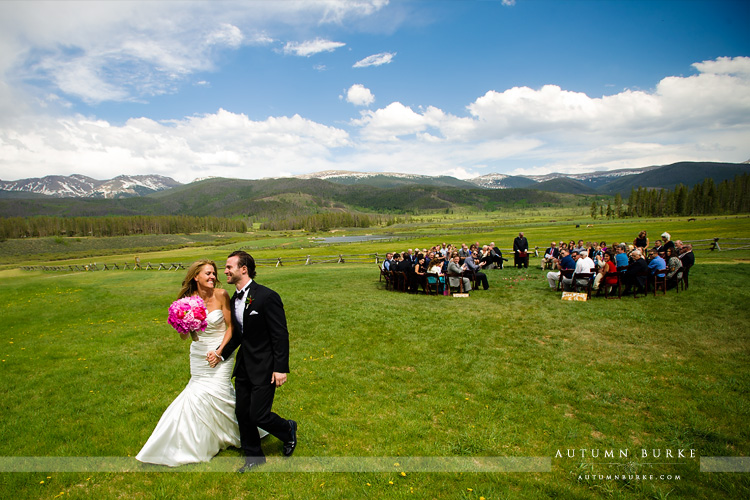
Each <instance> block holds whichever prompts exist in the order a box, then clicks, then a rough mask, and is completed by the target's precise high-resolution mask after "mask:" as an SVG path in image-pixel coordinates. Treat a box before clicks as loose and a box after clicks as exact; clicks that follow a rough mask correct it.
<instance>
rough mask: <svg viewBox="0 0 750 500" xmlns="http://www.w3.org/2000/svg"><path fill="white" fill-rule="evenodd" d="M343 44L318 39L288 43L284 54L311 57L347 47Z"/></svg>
mask: <svg viewBox="0 0 750 500" xmlns="http://www.w3.org/2000/svg"><path fill="white" fill-rule="evenodd" d="M345 45H346V44H345V43H343V42H333V41H331V40H324V39H322V38H316V39H315V40H308V41H306V42H287V43H286V45H284V54H293V55H295V56H303V57H310V56H312V55H315V54H320V53H321V52H333V51H334V50H336V49H338V48H340V47H343V46H345Z"/></svg>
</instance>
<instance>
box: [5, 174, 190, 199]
mask: <svg viewBox="0 0 750 500" xmlns="http://www.w3.org/2000/svg"><path fill="white" fill-rule="evenodd" d="M179 185H180V183H179V182H177V181H176V180H174V179H172V178H170V177H164V176H162V175H120V176H117V177H115V178H114V179H109V180H106V181H100V180H97V179H92V178H91V177H86V176H85V175H78V174H74V175H69V176H63V175H48V176H46V177H41V178H32V179H21V180H18V181H0V190H2V191H10V192H20V193H33V194H42V195H47V196H54V197H57V198H71V197H72V198H123V197H130V196H144V195H147V194H149V193H155V192H157V191H163V190H165V189H170V188H173V187H175V186H179Z"/></svg>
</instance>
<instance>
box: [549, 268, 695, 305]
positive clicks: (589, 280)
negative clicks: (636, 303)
mask: <svg viewBox="0 0 750 500" xmlns="http://www.w3.org/2000/svg"><path fill="white" fill-rule="evenodd" d="M574 271H575V270H574V269H563V270H562V271H560V277H559V279H558V280H557V291H560V290H561V289H562V286H563V284H562V280H563V278H568V279H570V278H572V277H573V272H574ZM689 271H690V269H689V268H688V269H684V270H683V271H682V276H681V277H680V278H679V279H678V281H677V286H675V291H676V293H680V288H682V290H685V289H686V288H687V287H688V273H689ZM659 274H664V276H661V277H660V276H659ZM594 276H595V273H580V274H578V275H577V276H576V279H575V280H574V281H573V291H574V292H580V291H583V290H585V291H586V295H587V298H589V299H590V298H591V290H592V286H593V284H594ZM624 276H625V272H624V271H615V272H608V273H607V274H605V275H604V276H603V277H602V281H601V283H600V284H599V287H600V288H603V289H604V298H606V299H609V298H615V296H614V290H615V287H617V298H618V299H620V298H622V286H623V280H624ZM636 277H645V278H646V280H645V281H646V286H645V287H641V286H640V285H638V284H636V286H635V289H634V290H633V298H634V299H637V298H638V297H639V295H642V296H644V297H645V296H646V295H648V290H649V286H651V287H652V288H653V291H654V297H656V291H657V290H661V292H662V295H666V294H667V270H666V269H659V270H657V271H656V273H655V274H651V272H650V271H644V272H642V273H639V274H638V275H637V276H636ZM608 278H610V279H609V281H611V278H614V279H615V280H616V283H614V284H611V285H606V284H605V283H606V282H607V281H608ZM579 280H580V281H582V282H583V281H584V280H585V284H583V283H579ZM610 295H612V296H611V297H610Z"/></svg>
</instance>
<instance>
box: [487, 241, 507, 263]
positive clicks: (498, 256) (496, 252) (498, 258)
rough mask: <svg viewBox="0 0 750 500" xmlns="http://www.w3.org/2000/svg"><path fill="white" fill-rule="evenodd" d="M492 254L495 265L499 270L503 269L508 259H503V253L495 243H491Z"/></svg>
mask: <svg viewBox="0 0 750 500" xmlns="http://www.w3.org/2000/svg"><path fill="white" fill-rule="evenodd" d="M490 253H491V255H492V262H494V263H495V266H497V268H498V269H502V268H503V262H507V261H508V259H504V258H503V252H501V251H500V249H499V248H498V247H497V245H495V242H494V241H493V242H491V243H490Z"/></svg>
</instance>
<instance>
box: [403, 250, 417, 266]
mask: <svg viewBox="0 0 750 500" xmlns="http://www.w3.org/2000/svg"><path fill="white" fill-rule="evenodd" d="M401 257H402V258H403V259H404V260H408V261H409V262H410V263H411V264H412V265H414V263H415V262H416V259H417V255H416V254H415V253H414V249H412V248H410V249H408V250H407V251H406V252H404V254H403V255H402V256H401Z"/></svg>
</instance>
